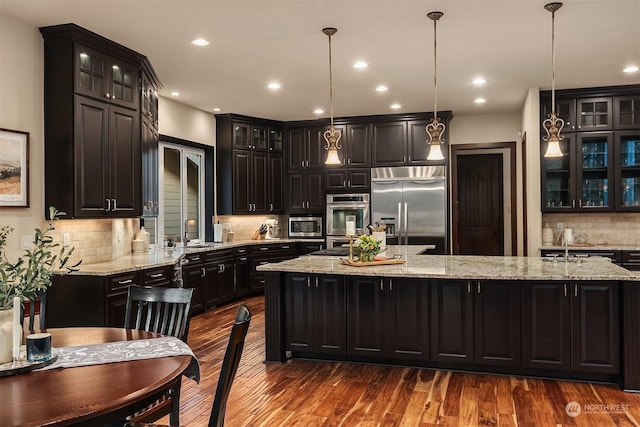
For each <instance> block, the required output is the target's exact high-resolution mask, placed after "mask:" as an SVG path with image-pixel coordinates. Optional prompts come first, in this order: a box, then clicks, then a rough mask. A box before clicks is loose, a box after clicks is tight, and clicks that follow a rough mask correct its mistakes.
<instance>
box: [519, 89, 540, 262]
mask: <svg viewBox="0 0 640 427" xmlns="http://www.w3.org/2000/svg"><path fill="white" fill-rule="evenodd" d="M522 131H523V133H525V134H526V158H527V165H526V166H527V182H526V186H527V242H528V245H527V253H528V255H529V256H538V255H539V251H538V249H539V248H540V246H541V245H542V212H540V91H539V90H538V88H530V89H529V91H528V93H527V97H526V99H525V102H524V106H523V109H522Z"/></svg>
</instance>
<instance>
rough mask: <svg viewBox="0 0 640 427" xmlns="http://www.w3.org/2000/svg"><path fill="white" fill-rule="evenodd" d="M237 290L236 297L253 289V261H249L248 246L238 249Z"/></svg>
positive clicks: (235, 279)
mask: <svg viewBox="0 0 640 427" xmlns="http://www.w3.org/2000/svg"><path fill="white" fill-rule="evenodd" d="M233 280H234V283H235V291H236V295H235V296H236V297H242V296H245V295H247V294H248V293H249V291H250V289H251V263H250V262H249V249H248V248H246V247H243V248H237V249H236V265H235V277H234V279H233Z"/></svg>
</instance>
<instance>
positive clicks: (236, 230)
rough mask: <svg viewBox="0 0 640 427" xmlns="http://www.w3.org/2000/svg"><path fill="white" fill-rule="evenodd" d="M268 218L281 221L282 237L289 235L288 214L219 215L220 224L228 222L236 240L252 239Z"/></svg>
mask: <svg viewBox="0 0 640 427" xmlns="http://www.w3.org/2000/svg"><path fill="white" fill-rule="evenodd" d="M267 219H277V220H278V222H279V223H280V230H281V231H280V237H283V238H284V237H287V235H286V234H287V227H288V223H287V216H286V215H265V216H257V215H218V221H220V224H228V225H229V229H230V230H231V231H233V234H234V237H233V238H234V239H235V240H248V239H251V236H252V235H253V233H255V232H256V230H258V228H260V225H261V224H264V222H265V221H266V220H267Z"/></svg>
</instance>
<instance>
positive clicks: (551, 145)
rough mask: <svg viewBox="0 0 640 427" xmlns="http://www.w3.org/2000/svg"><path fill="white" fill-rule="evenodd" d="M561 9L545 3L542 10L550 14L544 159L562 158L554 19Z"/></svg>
mask: <svg viewBox="0 0 640 427" xmlns="http://www.w3.org/2000/svg"><path fill="white" fill-rule="evenodd" d="M561 7H562V3H558V2H556V3H547V4H545V5H544V8H545V9H546V10H548V11H549V12H551V114H549V116H548V117H547V118H546V119H545V120H544V121H543V122H542V127H544V130H545V131H546V132H547V136H545V137H543V138H542V139H543V140H544V141H546V143H547V151H546V152H545V153H544V157H562V150H561V149H560V141H562V140H563V139H564V137H563V136H562V135H560V132H562V128H563V127H564V120H562V119H561V118H560V117H558V116H557V115H556V47H555V17H556V10H558V9H560V8H561Z"/></svg>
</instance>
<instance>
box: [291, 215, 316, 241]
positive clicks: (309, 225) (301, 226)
mask: <svg viewBox="0 0 640 427" xmlns="http://www.w3.org/2000/svg"><path fill="white" fill-rule="evenodd" d="M322 222H323V219H322V217H320V216H290V217H289V237H322Z"/></svg>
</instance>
